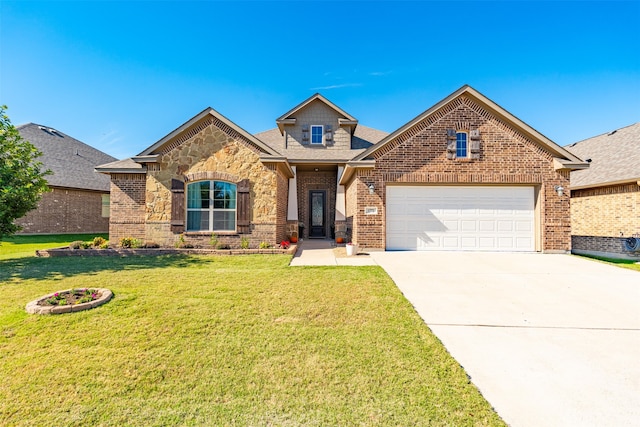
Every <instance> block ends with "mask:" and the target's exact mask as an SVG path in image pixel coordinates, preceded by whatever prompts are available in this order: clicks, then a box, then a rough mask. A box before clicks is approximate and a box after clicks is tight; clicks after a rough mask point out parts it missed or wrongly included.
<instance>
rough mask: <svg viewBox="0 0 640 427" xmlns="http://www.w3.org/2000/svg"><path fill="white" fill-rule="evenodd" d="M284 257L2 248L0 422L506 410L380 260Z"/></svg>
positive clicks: (446, 417)
mask: <svg viewBox="0 0 640 427" xmlns="http://www.w3.org/2000/svg"><path fill="white" fill-rule="evenodd" d="M289 260H290V257H289V256H279V255H271V256H269V255H251V256H238V257H184V256H163V257H130V258H116V257H109V258H107V257H105V258H102V257H95V258H94V257H91V258H18V259H11V260H3V261H0V378H2V381H0V425H34V426H36V425H71V426H79V425H91V426H112V425H113V426H119V425H129V426H161V425H220V426H223V425H224V426H234V425H238V426H271V425H273V426H299V425H305V426H350V425H358V426H369V425H373V426H385V425H393V426H409V425H411V426H418V425H430V426H431V425H435V426H445V425H446V426H484V425H501V426H502V425H504V423H503V422H502V421H501V419H500V418H499V417H498V415H497V414H496V413H495V412H494V411H493V410H492V408H491V407H490V405H489V404H488V403H487V402H486V401H485V400H484V399H483V397H482V396H481V395H480V393H479V392H478V390H477V389H476V388H475V386H474V385H473V384H471V383H470V382H469V379H468V377H467V375H466V374H465V372H464V370H463V369H462V368H461V367H460V365H459V364H458V363H457V362H456V361H455V360H454V359H453V358H451V356H450V355H449V354H448V353H447V351H446V350H445V349H444V347H443V346H442V344H441V343H440V342H439V341H438V339H437V338H436V337H435V336H434V335H433V334H432V333H431V332H430V330H429V329H428V328H427V327H426V325H425V324H424V323H423V322H422V321H421V319H420V318H419V316H418V315H417V314H416V312H415V311H414V310H413V308H412V307H411V305H410V304H409V303H408V302H407V301H406V299H405V298H404V297H403V296H402V295H401V293H400V292H399V290H398V289H397V287H396V286H395V285H394V284H393V282H392V281H391V279H390V278H389V277H388V276H387V275H386V274H385V273H384V271H383V270H382V269H381V268H379V267H288V262H289ZM76 287H107V288H109V289H111V290H112V291H113V292H114V294H115V296H114V299H113V300H112V301H110V302H109V303H107V304H105V305H103V306H101V307H98V308H95V309H93V310H88V311H82V312H78V313H72V314H64V315H51V316H40V315H28V314H26V312H25V311H24V306H25V304H26V303H27V302H29V301H31V300H33V299H36V298H38V297H40V296H42V295H45V294H47V293H49V292H53V291H56V290H63V289H67V288H76ZM487 357H490V356H487Z"/></svg>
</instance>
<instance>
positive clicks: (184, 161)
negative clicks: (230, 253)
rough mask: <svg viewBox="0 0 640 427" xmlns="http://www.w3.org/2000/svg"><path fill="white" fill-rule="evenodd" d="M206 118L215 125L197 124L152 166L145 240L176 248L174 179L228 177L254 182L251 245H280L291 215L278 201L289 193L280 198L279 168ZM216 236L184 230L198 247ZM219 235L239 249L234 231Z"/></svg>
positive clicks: (233, 179) (171, 145) (149, 170)
mask: <svg viewBox="0 0 640 427" xmlns="http://www.w3.org/2000/svg"><path fill="white" fill-rule="evenodd" d="M207 120H209V121H210V123H205V124H204V125H202V124H200V125H198V124H196V125H194V127H195V128H196V129H200V130H199V131H197V132H196V133H195V134H194V135H193V136H192V137H190V138H189V139H187V140H186V141H184V142H181V143H171V144H167V146H168V147H169V148H168V149H167V150H168V151H166V152H162V153H161V156H160V158H159V160H158V163H157V164H149V165H148V171H147V192H146V210H145V222H146V230H145V235H146V240H151V241H154V242H157V243H159V244H160V245H162V246H172V245H174V244H175V242H177V241H178V239H179V234H176V233H173V232H172V231H171V209H172V206H171V191H170V189H171V180H172V179H179V180H181V181H182V180H185V177H191V178H190V181H196V180H200V179H223V180H226V181H230V182H233V183H237V182H239V181H240V180H242V179H249V181H250V196H249V198H250V204H251V231H250V233H249V234H248V235H247V236H246V237H248V238H249V240H250V245H251V247H257V246H258V245H259V244H260V242H262V241H265V242H268V243H270V244H275V243H276V242H277V241H278V238H280V237H283V236H284V234H285V225H286V211H285V212H284V219H283V218H282V213H279V212H278V206H277V203H276V201H277V200H278V199H279V198H284V200H286V191H287V190H286V189H285V190H284V191H285V194H284V195H282V194H281V193H282V191H283V190H282V188H283V184H282V182H279V181H282V179H279V178H278V174H279V172H278V171H277V168H276V167H275V166H274V165H272V166H266V165H264V164H263V163H262V162H261V161H260V159H259V151H258V149H257V148H256V147H254V146H252V145H251V144H249V143H247V142H246V141H244V140H243V139H241V138H240V137H236V136H233V135H229V134H228V133H227V132H225V131H223V130H222V129H220V128H219V127H218V126H216V123H215V122H214V121H212V119H210V118H207ZM187 134H188V133H187ZM218 177H221V178H218ZM285 188H286V186H285ZM185 190H186V185H185ZM185 195H186V192H185ZM284 209H286V203H285V208H284ZM211 234H212V233H210V232H185V233H184V238H185V241H186V242H188V243H193V244H195V245H197V246H209V241H210V238H211ZM216 235H217V237H218V240H219V242H220V243H227V244H229V245H232V246H234V247H237V246H239V245H240V238H241V237H242V235H240V234H237V233H235V232H216Z"/></svg>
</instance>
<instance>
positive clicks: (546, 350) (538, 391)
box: [371, 252, 640, 427]
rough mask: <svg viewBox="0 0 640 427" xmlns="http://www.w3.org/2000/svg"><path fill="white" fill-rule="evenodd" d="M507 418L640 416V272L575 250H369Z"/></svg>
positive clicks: (631, 421) (604, 421)
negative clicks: (574, 253) (571, 252)
mask: <svg viewBox="0 0 640 427" xmlns="http://www.w3.org/2000/svg"><path fill="white" fill-rule="evenodd" d="M371 256H372V258H373V259H374V260H375V261H376V262H377V263H378V264H379V265H380V266H381V267H382V268H384V270H385V271H386V272H387V273H388V274H389V275H390V276H391V278H392V279H393V281H394V282H395V283H396V285H397V286H398V288H400V290H401V291H402V293H403V294H404V295H405V296H406V298H407V299H408V300H409V301H410V302H411V303H412V304H413V306H414V307H415V308H416V311H417V312H418V314H419V315H420V316H421V317H422V318H423V319H424V321H425V322H426V323H427V325H428V326H429V327H430V328H431V330H432V331H433V332H434V333H435V334H436V336H437V337H438V338H439V339H440V340H441V341H442V343H443V344H444V346H445V347H446V348H447V350H448V351H449V352H450V353H451V355H452V356H453V357H454V358H455V359H456V360H457V361H458V362H459V363H460V364H461V365H462V366H463V367H464V369H465V371H466V372H467V373H468V374H469V375H470V377H471V381H472V382H473V383H474V384H475V385H476V386H477V387H478V388H479V389H480V391H481V393H482V394H483V396H484V397H485V398H486V399H487V400H488V401H489V403H490V404H491V405H492V406H493V407H494V408H495V410H496V411H497V412H498V414H499V415H500V416H501V417H502V418H503V419H504V420H505V421H506V422H507V423H508V424H509V425H511V426H515V427H521V426H524V427H526V426H532V427H533V426H536V427H537V426H640V273H638V272H636V271H631V270H626V269H623V268H619V267H614V266H609V265H606V264H603V263H599V262H595V261H591V260H586V259H582V258H578V257H574V256H571V255H543V254H517V253H469V252H446V253H445V252H372V253H371Z"/></svg>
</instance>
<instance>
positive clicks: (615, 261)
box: [576, 255, 640, 271]
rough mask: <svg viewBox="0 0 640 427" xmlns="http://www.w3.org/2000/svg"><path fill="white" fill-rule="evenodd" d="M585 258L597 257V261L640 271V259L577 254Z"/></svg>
mask: <svg viewBox="0 0 640 427" xmlns="http://www.w3.org/2000/svg"><path fill="white" fill-rule="evenodd" d="M576 256H580V257H584V258H589V259H595V260H597V261H601V262H604V263H607V264H612V265H615V266H618V267H622V268H628V269H629V270H635V271H640V264H638V261H640V259H638V260H631V259H619V258H607V257H601V256H595V255H576Z"/></svg>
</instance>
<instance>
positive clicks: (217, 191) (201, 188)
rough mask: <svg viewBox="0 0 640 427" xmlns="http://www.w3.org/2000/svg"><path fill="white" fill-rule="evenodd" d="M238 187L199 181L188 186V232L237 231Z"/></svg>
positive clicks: (217, 182)
mask: <svg viewBox="0 0 640 427" xmlns="http://www.w3.org/2000/svg"><path fill="white" fill-rule="evenodd" d="M236 199H237V190H236V185H235V184H231V183H229V182H224V181H198V182H193V183H190V184H188V185H187V231H235V230H236Z"/></svg>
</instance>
